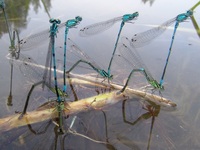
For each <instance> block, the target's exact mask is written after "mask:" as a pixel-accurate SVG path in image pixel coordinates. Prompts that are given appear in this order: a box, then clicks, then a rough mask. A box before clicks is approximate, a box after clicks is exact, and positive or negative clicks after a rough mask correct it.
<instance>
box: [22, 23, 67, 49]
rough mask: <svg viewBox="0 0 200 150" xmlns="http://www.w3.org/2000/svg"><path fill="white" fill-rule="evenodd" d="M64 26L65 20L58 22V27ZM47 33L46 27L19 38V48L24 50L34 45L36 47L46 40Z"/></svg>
mask: <svg viewBox="0 0 200 150" xmlns="http://www.w3.org/2000/svg"><path fill="white" fill-rule="evenodd" d="M64 26H65V22H64V23H62V24H60V25H59V26H58V28H62V27H64ZM49 35H50V33H49V29H48V30H44V31H41V32H39V33H36V34H33V35H30V36H28V37H25V38H23V39H21V40H20V42H19V47H20V50H22V51H26V50H31V49H32V48H34V47H37V46H38V45H40V44H41V43H43V42H44V41H47V39H49Z"/></svg>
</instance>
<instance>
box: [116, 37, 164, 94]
mask: <svg viewBox="0 0 200 150" xmlns="http://www.w3.org/2000/svg"><path fill="white" fill-rule="evenodd" d="M127 39H128V38H127ZM119 53H120V54H116V55H115V58H114V59H116V62H118V63H121V64H125V66H128V69H129V70H132V71H131V72H130V74H129V76H128V79H127V81H126V83H125V85H124V87H123V88H122V89H121V92H123V91H124V90H125V89H126V87H127V86H128V83H129V81H130V80H131V77H132V75H133V74H134V73H135V72H141V73H142V74H143V75H144V76H145V78H146V79H147V81H148V83H149V84H150V85H151V86H152V87H153V89H159V90H163V89H164V87H163V86H160V84H159V83H158V82H157V81H156V80H155V79H154V78H153V77H152V75H151V73H150V72H149V71H148V69H147V67H146V66H145V64H144V63H143V61H142V59H141V57H140V55H139V54H138V53H137V51H136V49H131V48H130V47H128V46H127V45H125V44H121V45H119Z"/></svg>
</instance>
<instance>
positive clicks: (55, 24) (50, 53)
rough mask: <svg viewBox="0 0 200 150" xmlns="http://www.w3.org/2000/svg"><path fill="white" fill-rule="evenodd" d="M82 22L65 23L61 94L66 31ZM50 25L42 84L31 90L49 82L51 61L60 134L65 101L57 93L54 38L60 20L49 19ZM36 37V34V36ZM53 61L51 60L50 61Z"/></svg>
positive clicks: (23, 41)
mask: <svg viewBox="0 0 200 150" xmlns="http://www.w3.org/2000/svg"><path fill="white" fill-rule="evenodd" d="M81 20H82V18H81V17H79V16H77V17H76V18H75V19H71V20H68V21H67V22H66V23H65V26H66V28H65V41H64V65H63V74H64V75H63V80H64V85H63V93H66V89H67V87H66V79H65V70H66V68H65V67H66V65H65V62H66V50H67V49H66V47H67V46H66V45H67V43H66V39H67V35H68V31H69V28H72V27H75V26H76V25H77V24H79V23H80V21H81ZM50 23H51V24H52V25H51V27H50V41H49V47H48V53H47V58H46V65H45V68H46V69H45V71H44V75H43V80H42V82H38V83H35V84H34V85H33V86H32V88H31V90H32V89H33V88H34V87H35V86H36V85H39V84H41V83H46V78H47V77H48V78H49V80H51V79H50V78H51V66H52V61H53V72H54V85H55V92H56V96H57V102H58V105H57V110H59V111H58V116H59V127H60V131H61V132H62V131H63V129H62V110H63V108H64V107H63V105H64V101H65V96H64V97H62V98H64V99H62V98H61V95H60V92H59V89H58V83H57V72H56V56H55V37H56V34H57V32H58V24H60V23H61V21H60V20H58V19H50ZM37 35H38V34H37ZM33 37H36V38H37V36H33ZM26 41H27V40H21V42H22V43H24V44H25V43H26ZM52 59H53V60H52ZM31 90H30V91H29V94H30V93H31V92H32V91H31ZM29 96H30V95H28V97H27V100H26V104H25V107H24V110H23V112H22V115H23V114H25V113H26V109H27V106H28V102H29Z"/></svg>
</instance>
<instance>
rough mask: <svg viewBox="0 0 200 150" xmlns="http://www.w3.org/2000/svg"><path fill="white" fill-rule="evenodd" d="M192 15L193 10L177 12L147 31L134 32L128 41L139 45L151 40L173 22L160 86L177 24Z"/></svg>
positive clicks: (161, 83) (132, 44) (134, 45)
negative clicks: (177, 13)
mask: <svg viewBox="0 0 200 150" xmlns="http://www.w3.org/2000/svg"><path fill="white" fill-rule="evenodd" d="M192 15H193V11H191V10H188V11H187V12H186V13H182V14H179V15H178V16H176V17H175V18H173V19H170V20H169V21H167V22H165V23H163V24H162V25H160V26H158V27H156V28H153V29H150V30H147V31H145V32H142V33H139V34H135V35H134V36H133V38H132V39H131V41H129V42H130V45H131V46H133V47H141V46H143V45H144V44H145V43H147V42H150V41H151V40H153V39H154V38H156V37H157V36H159V35H161V34H162V33H163V32H164V31H165V30H166V29H167V27H168V26H170V25H171V24H172V23H174V22H175V26H174V31H173V35H172V39H171V43H170V47H169V52H168V55H167V58H166V63H165V66H164V69H163V73H162V77H161V79H160V86H162V85H163V82H164V76H165V72H166V69H167V65H168V61H169V57H170V54H171V50H172V46H173V42H174V38H175V34H176V30H177V28H178V26H179V23H181V22H184V21H185V20H187V19H188V18H189V17H191V16H192ZM122 40H128V39H127V38H122Z"/></svg>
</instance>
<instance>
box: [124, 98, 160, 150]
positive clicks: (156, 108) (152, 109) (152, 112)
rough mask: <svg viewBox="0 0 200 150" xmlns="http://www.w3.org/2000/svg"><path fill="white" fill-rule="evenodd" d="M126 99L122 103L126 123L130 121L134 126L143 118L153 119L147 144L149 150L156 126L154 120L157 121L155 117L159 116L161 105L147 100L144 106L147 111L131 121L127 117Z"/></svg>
mask: <svg viewBox="0 0 200 150" xmlns="http://www.w3.org/2000/svg"><path fill="white" fill-rule="evenodd" d="M125 106H126V101H123V104H122V113H123V120H124V122H125V123H128V124H130V125H132V126H134V125H135V124H136V123H138V122H139V121H141V120H143V119H145V120H146V119H149V118H152V119H151V127H150V133H149V139H148V144H147V150H149V149H150V143H151V137H152V131H153V126H154V121H155V117H158V114H159V112H160V105H156V104H155V103H153V102H150V101H146V102H145V103H144V104H143V106H142V108H143V109H144V110H146V111H147V112H146V113H144V114H142V115H141V116H139V117H138V118H137V119H136V120H135V121H134V122H130V121H128V120H127V119H126V107H125Z"/></svg>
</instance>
